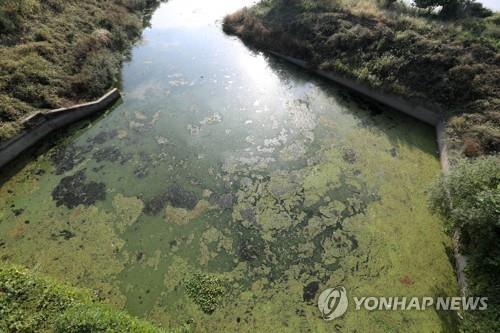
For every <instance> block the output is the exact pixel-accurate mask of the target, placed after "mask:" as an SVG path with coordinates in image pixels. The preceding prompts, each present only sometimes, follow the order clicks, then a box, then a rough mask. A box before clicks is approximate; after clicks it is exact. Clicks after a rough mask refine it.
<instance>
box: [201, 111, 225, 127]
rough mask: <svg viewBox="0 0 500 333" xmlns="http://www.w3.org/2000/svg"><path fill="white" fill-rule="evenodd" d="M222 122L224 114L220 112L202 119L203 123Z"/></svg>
mask: <svg viewBox="0 0 500 333" xmlns="http://www.w3.org/2000/svg"><path fill="white" fill-rule="evenodd" d="M220 122H222V116H221V115H220V113H218V112H215V113H213V114H212V115H210V116H208V117H205V118H204V119H203V120H202V121H200V124H201V125H213V124H217V123H220Z"/></svg>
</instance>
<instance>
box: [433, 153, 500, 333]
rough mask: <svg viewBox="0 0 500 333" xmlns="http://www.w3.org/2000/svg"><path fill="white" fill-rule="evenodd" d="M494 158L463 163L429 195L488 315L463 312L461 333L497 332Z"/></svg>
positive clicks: (499, 298) (497, 178) (498, 190)
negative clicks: (455, 235)
mask: <svg viewBox="0 0 500 333" xmlns="http://www.w3.org/2000/svg"><path fill="white" fill-rule="evenodd" d="M499 165H500V157H498V156H490V157H488V158H480V159H477V160H472V161H467V160H463V161H460V162H459V163H458V165H456V166H454V167H453V171H452V172H451V173H450V175H449V176H447V177H441V178H439V179H438V180H436V182H435V183H434V185H433V187H432V189H431V191H430V207H431V209H432V210H433V211H434V212H436V213H438V214H439V215H441V216H442V217H443V218H444V219H445V221H446V225H447V227H448V229H449V230H455V229H456V230H458V231H459V233H460V235H461V236H460V237H461V251H462V253H464V254H466V255H467V256H468V261H467V271H466V273H467V276H468V284H469V293H470V294H471V295H472V296H483V297H484V296H487V297H488V310H487V311H484V312H474V311H471V312H466V313H465V319H464V321H463V323H462V327H461V331H462V332H471V333H472V332H492V333H493V332H498V331H499V330H500V321H499V319H500V318H499V315H500V290H499V289H498V287H497V285H498V275H499V274H500V243H499V242H498V239H499V237H500V224H499V221H498V216H500V167H499Z"/></svg>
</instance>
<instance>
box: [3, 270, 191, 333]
mask: <svg viewBox="0 0 500 333" xmlns="http://www.w3.org/2000/svg"><path fill="white" fill-rule="evenodd" d="M0 313H1V314H2V316H0V331H1V332H56V333H99V332H102V333H104V332H106V333H108V332H109V333H114V332H116V333H118V332H120V333H121V332H130V333H162V332H164V333H166V332H165V331H164V330H162V329H159V328H155V327H154V326H153V325H151V324H150V323H147V322H145V321H142V320H139V319H135V318H133V317H131V316H130V315H128V314H126V313H124V312H121V311H117V310H115V309H113V308H111V307H109V306H107V305H103V304H99V303H97V302H95V300H94V299H93V298H92V297H91V296H90V293H89V292H86V291H81V290H78V289H75V288H71V287H67V286H65V285H62V284H60V283H58V282H57V281H55V280H51V279H48V278H45V277H41V276H38V275H36V274H34V273H32V272H30V271H28V270H25V269H21V268H18V267H12V266H5V265H0ZM181 331H182V332H187V331H188V330H187V328H184V329H182V330H179V331H177V332H181Z"/></svg>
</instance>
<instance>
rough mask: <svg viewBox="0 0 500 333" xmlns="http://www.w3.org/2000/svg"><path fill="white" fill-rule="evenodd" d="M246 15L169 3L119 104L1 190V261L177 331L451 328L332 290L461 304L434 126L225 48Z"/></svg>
mask: <svg viewBox="0 0 500 333" xmlns="http://www.w3.org/2000/svg"><path fill="white" fill-rule="evenodd" d="M244 5H251V2H250V1H231V2H227V1H223V0H214V1H202V0H171V1H169V2H168V3H164V4H162V5H161V6H160V8H159V9H158V10H157V11H156V13H155V14H154V16H153V19H152V24H151V27H150V28H148V29H147V30H146V31H145V32H144V36H143V39H142V41H141V43H140V44H138V45H137V46H136V47H135V48H134V49H133V51H132V54H131V60H130V61H128V62H127V63H126V64H125V65H124V68H123V82H122V84H123V87H122V92H123V101H122V102H121V103H120V104H119V105H117V106H115V107H114V108H113V109H112V110H110V111H108V112H107V113H106V114H105V115H103V116H102V117H99V119H94V120H89V121H85V122H83V123H80V124H77V125H76V126H74V128H72V129H71V130H69V131H68V133H67V134H65V135H62V136H59V137H57V138H54V139H53V140H52V142H51V143H50V144H49V145H48V148H46V149H45V150H44V152H43V153H41V154H39V155H38V157H37V158H36V159H35V160H34V161H31V162H29V163H27V164H26V165H24V166H22V167H21V168H20V170H19V171H18V172H17V173H16V174H15V175H13V176H12V177H9V179H4V181H3V184H2V186H1V188H0V198H1V200H0V221H1V222H0V257H1V260H2V261H4V262H10V263H15V264H21V265H24V266H27V267H30V268H32V269H34V270H37V271H40V272H43V273H46V274H48V275H51V276H54V277H56V278H58V279H61V280H63V281H66V282H69V283H71V284H73V285H76V286H80V287H88V288H91V289H93V290H95V293H96V294H97V296H98V297H99V298H101V299H103V300H105V301H107V302H109V303H112V304H115V305H117V306H119V307H123V308H124V309H126V310H127V311H129V312H130V313H132V314H134V315H137V316H139V317H143V318H147V319H150V320H152V321H154V322H156V323H157V324H159V325H162V326H164V327H178V326H181V325H184V324H188V325H189V326H190V327H191V328H192V329H193V330H194V331H196V332H214V331H218V332H264V331H273V332H327V331H328V332H331V331H334V330H337V331H341V332H344V331H345V332H352V331H355V330H357V331H358V332H367V331H370V332H394V331H401V330H404V331H405V332H431V331H435V332H437V331H444V330H447V329H450V327H452V326H453V323H452V321H453V318H451V317H447V316H445V317H443V315H442V314H438V313H436V312H433V311H432V310H427V311H413V312H412V311H406V312H405V311H402V312H394V311H385V312H384V311H376V312H367V311H364V310H360V311H356V310H355V309H354V305H350V307H349V309H348V311H347V313H346V314H345V315H344V316H343V317H342V318H339V319H336V320H335V322H326V321H324V320H322V319H321V316H320V313H319V311H318V309H317V305H316V301H317V297H318V295H319V293H320V292H321V291H322V290H324V289H326V288H331V287H335V286H339V285H342V286H344V287H345V288H346V290H347V291H348V293H349V294H350V295H355V296H381V295H383V296H443V295H455V293H456V283H455V279H454V274H453V269H452V266H451V264H450V263H449V260H448V257H447V252H448V251H449V246H450V244H449V240H448V238H447V237H446V236H445V235H444V233H443V232H442V228H441V223H440V221H439V220H438V219H437V218H435V217H433V216H431V215H430V213H429V212H428V210H427V208H426V194H425V190H426V188H427V186H428V184H429V182H430V181H431V180H432V178H433V177H434V176H435V175H436V174H437V173H438V172H439V162H438V159H437V155H436V149H437V148H436V145H435V137H434V132H433V129H432V128H431V127H428V126H426V125H423V124H421V123H419V122H416V121H413V120H412V119H409V118H407V117H404V116H401V115H398V114H395V113H393V112H390V111H388V110H383V109H381V108H380V107H376V106H374V105H371V104H368V103H366V102H363V101H362V100H360V98H359V97H356V96H351V95H349V94H348V93H347V92H346V91H345V90H342V89H340V88H338V87H335V86H333V85H332V84H331V83H328V82H325V81H322V80H319V79H317V78H314V77H312V76H309V75H307V74H306V73H304V72H302V71H300V70H298V69H296V68H294V67H293V66H291V65H288V64H286V63H283V62H280V61H279V60H276V59H273V58H270V57H268V56H266V55H263V54H260V53H258V52H255V51H253V50H251V49H250V48H248V47H247V46H245V45H243V44H242V43H241V42H240V41H239V40H237V39H235V38H232V37H228V36H225V35H224V34H223V33H222V31H221V20H222V18H223V16H224V15H225V14H227V13H231V12H233V11H235V10H236V9H238V8H241V7H243V6H244Z"/></svg>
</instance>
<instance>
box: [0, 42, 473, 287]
mask: <svg viewBox="0 0 500 333" xmlns="http://www.w3.org/2000/svg"><path fill="white" fill-rule="evenodd" d="M270 53H271V54H273V55H274V56H276V57H278V58H281V59H284V60H286V61H288V62H291V63H293V64H295V65H297V66H299V67H301V68H303V69H306V70H308V71H311V72H313V73H315V74H317V75H319V76H321V77H323V78H326V79H328V80H330V81H333V82H335V83H337V84H339V85H341V86H344V87H346V88H349V89H351V90H353V91H355V92H357V93H359V94H361V95H363V96H366V97H368V98H370V99H372V100H374V101H377V102H379V103H382V104H384V105H387V106H389V107H391V108H393V109H395V110H397V111H399V112H402V113H404V114H406V115H409V116H411V117H413V118H416V119H418V120H420V121H423V122H424V123H426V124H429V125H431V126H433V127H434V128H435V129H436V136H437V143H438V149H439V158H440V161H441V168H442V170H443V173H444V174H447V173H448V172H449V160H448V153H447V147H446V142H445V127H446V126H445V125H446V121H445V120H444V119H441V118H440V117H439V116H438V114H436V113H435V112H432V111H430V110H429V109H427V108H425V107H422V106H420V105H416V104H412V103H409V102H408V101H405V100H404V99H402V98H400V97H397V96H392V95H388V94H384V93H381V92H377V91H374V90H373V89H371V88H369V87H368V86H365V85H362V84H360V83H359V82H356V81H354V80H350V79H346V78H343V77H341V76H339V75H336V74H334V73H331V72H326V71H323V70H319V69H314V68H311V67H310V66H308V64H307V63H306V62H305V61H303V60H300V59H296V58H293V57H289V56H286V55H283V54H280V53H277V52H273V51H270ZM120 96H121V95H120V92H119V91H118V89H116V88H115V89H113V90H111V91H110V92H108V93H107V94H105V95H104V96H102V97H101V98H100V99H98V100H97V101H94V102H90V103H85V104H80V105H75V106H72V107H69V108H62V109H57V110H52V111H46V112H37V113H35V114H33V115H31V116H29V117H28V118H26V119H24V120H23V121H22V125H23V126H24V128H25V130H24V131H23V132H21V133H20V134H19V135H17V136H15V137H14V138H12V139H10V140H8V141H6V142H4V143H0V170H1V169H2V168H3V167H5V166H6V165H7V164H8V163H10V162H11V161H13V160H14V159H16V158H17V157H18V156H19V155H21V154H22V153H23V152H24V151H26V150H27V149H28V148H30V147H32V146H33V145H35V144H36V143H37V142H39V141H40V140H42V139H43V138H45V137H46V136H47V135H49V134H50V133H52V132H53V131H55V130H57V129H60V128H62V127H65V126H67V125H69V124H71V123H74V122H77V121H79V120H81V119H83V118H85V117H88V116H90V115H93V114H95V113H98V112H100V111H103V110H106V109H107V108H109V107H110V106H112V105H113V104H114V103H115V102H116V101H117V100H118V99H119V98H120ZM458 237H459V235H458V233H457V232H456V233H455V235H454V237H453V239H454V251H455V268H456V274H457V280H458V284H459V287H460V292H461V293H462V295H464V294H465V292H466V289H467V281H466V278H465V273H464V270H465V266H466V257H464V256H463V255H461V254H460V253H459V252H458V242H459V239H458Z"/></svg>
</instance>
